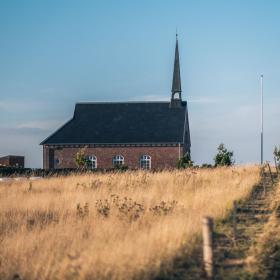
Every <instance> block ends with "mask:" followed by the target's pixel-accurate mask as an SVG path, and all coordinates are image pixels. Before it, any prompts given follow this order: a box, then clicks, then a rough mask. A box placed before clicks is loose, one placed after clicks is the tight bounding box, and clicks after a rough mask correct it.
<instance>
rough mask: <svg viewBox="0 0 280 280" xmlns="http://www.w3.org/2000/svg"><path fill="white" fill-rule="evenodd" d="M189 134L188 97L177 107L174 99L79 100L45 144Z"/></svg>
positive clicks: (176, 138)
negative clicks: (132, 100) (73, 110)
mask: <svg viewBox="0 0 280 280" xmlns="http://www.w3.org/2000/svg"><path fill="white" fill-rule="evenodd" d="M185 130H187V131H185ZM185 135H187V136H185ZM185 137H187V139H186V142H188V141H190V140H189V125H188V115H187V102H184V101H183V102H182V106H181V107H176V108H170V102H116V103H111V102H108V103H101V102H99V103H77V104H76V106H75V112H74V116H73V118H72V119H71V120H69V121H68V122H67V123H66V124H64V125H63V126H62V127H61V128H59V129H58V130H57V131H56V132H55V133H53V134H52V135H51V136H49V137H48V138H47V139H45V140H44V141H43V142H42V143H41V145H48V144H49V145H51V144H129V143H131V144H145V143H149V144H150V143H155V144H157V143H158V144H160V143H164V144H168V143H179V142H180V143H183V142H184V140H185Z"/></svg>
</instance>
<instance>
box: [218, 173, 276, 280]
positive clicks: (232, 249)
mask: <svg viewBox="0 0 280 280" xmlns="http://www.w3.org/2000/svg"><path fill="white" fill-rule="evenodd" d="M273 179H274V182H275V183H274V184H272V181H271V176H270V173H264V174H263V176H262V179H261V182H260V183H259V185H258V186H256V187H255V188H254V189H253V191H252V194H251V196H250V198H249V199H248V200H246V201H245V202H243V203H240V204H239V205H238V208H237V239H236V241H234V239H233V227H232V220H231V218H230V217H229V218H228V219H227V220H225V221H221V222H220V223H219V224H218V225H217V226H216V228H215V235H214V244H215V251H214V255H215V265H216V272H215V279H255V277H254V276H253V275H252V274H251V273H250V272H249V271H248V270H247V269H246V267H247V266H248V264H249V262H250V249H251V248H252V246H255V242H257V240H258V239H259V237H260V236H261V234H262V233H263V230H264V226H265V224H266V223H267V222H268V220H269V218H270V216H271V214H272V209H271V207H270V205H271V201H272V198H273V194H274V191H275V186H276V181H277V178H276V176H275V175H273Z"/></svg>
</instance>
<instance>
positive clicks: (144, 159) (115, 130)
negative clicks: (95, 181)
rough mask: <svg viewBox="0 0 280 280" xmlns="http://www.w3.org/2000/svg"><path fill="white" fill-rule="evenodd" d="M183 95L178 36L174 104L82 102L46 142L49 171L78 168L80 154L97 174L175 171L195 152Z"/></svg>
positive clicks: (46, 159)
mask: <svg viewBox="0 0 280 280" xmlns="http://www.w3.org/2000/svg"><path fill="white" fill-rule="evenodd" d="M181 92H182V90H181V78H180V63H179V48H178V39H177V35H176V46H175V59H174V71H173V81H172V90H171V100H170V102H87V103H77V104H76V106H75V111H74V116H73V117H72V119H71V120H69V121H68V122H67V123H66V124H64V125H63V126H62V127H61V128H59V129H58V130H57V131H55V132H54V133H53V134H52V135H50V136H49V137H48V138H46V139H45V140H44V141H43V142H42V143H41V145H43V166H44V169H53V168H55V169H57V168H75V167H76V163H75V156H76V154H77V152H79V151H80V150H81V149H83V150H84V152H85V155H86V156H87V158H88V167H89V168H92V169H94V168H105V169H106V168H107V169H108V168H113V167H114V166H115V165H125V166H127V167H128V168H131V169H135V168H143V169H163V168H174V167H175V166H176V163H177V161H178V159H179V158H180V157H182V156H183V155H184V154H186V153H190V147H191V142H190V130H189V120H188V109H187V102H186V101H182V97H181Z"/></svg>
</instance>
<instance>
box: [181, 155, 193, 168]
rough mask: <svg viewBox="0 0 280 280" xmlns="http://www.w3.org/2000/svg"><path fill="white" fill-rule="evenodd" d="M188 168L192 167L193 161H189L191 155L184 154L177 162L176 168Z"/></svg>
mask: <svg viewBox="0 0 280 280" xmlns="http://www.w3.org/2000/svg"><path fill="white" fill-rule="evenodd" d="M188 167H193V161H192V160H191V155H190V154H189V153H186V154H185V155H184V156H183V157H181V158H180V159H179V160H178V161H177V168H179V169H181V168H188Z"/></svg>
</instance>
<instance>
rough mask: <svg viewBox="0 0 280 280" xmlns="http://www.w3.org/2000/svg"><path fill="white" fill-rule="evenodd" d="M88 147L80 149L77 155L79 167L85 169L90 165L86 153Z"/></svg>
mask: <svg viewBox="0 0 280 280" xmlns="http://www.w3.org/2000/svg"><path fill="white" fill-rule="evenodd" d="M85 152H86V148H83V149H80V150H79V151H78V152H77V153H76V155H75V163H76V165H77V167H78V168H80V169H82V170H83V169H85V168H87V165H88V159H87V157H86V155H85Z"/></svg>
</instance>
